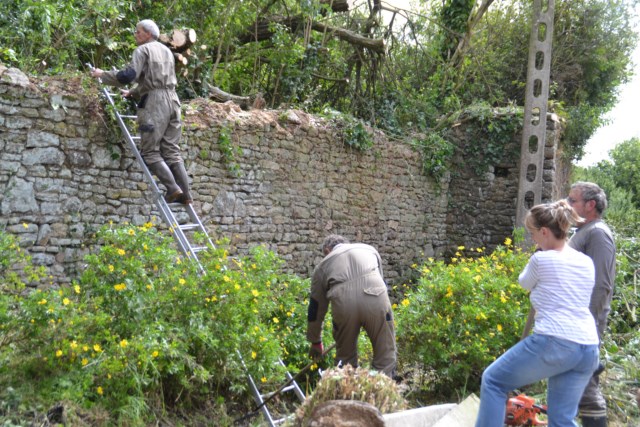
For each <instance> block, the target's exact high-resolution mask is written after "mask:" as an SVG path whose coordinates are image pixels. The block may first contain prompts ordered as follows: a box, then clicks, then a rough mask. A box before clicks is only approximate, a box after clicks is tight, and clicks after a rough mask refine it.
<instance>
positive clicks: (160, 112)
mask: <svg viewBox="0 0 640 427" xmlns="http://www.w3.org/2000/svg"><path fill="white" fill-rule="evenodd" d="M159 36H160V30H159V29H158V26H157V25H156V24H155V22H153V21H152V20H150V19H144V20H142V21H140V22H139V23H138V24H137V25H136V30H135V32H134V37H135V39H136V44H137V45H138V47H137V48H136V50H135V51H134V52H133V58H132V60H131V63H130V64H129V65H128V66H127V67H125V68H124V69H122V70H120V71H103V70H101V69H100V68H94V69H92V70H91V75H92V76H93V77H95V78H100V79H102V82H103V83H104V84H106V85H110V86H120V87H121V86H125V85H128V84H130V83H137V85H136V86H134V87H133V88H132V89H131V90H123V91H122V94H123V95H124V96H125V97H132V98H134V99H136V100H137V101H138V127H139V129H140V146H139V149H140V155H141V156H142V158H143V159H144V162H145V164H146V165H147V167H148V168H149V170H150V171H151V172H152V173H153V174H155V176H157V177H158V179H159V180H160V182H161V183H162V185H164V186H165V187H166V189H167V194H166V196H165V200H166V201H167V202H168V203H171V202H179V203H183V204H189V203H191V202H192V198H191V194H190V193H189V178H188V176H187V171H186V169H185V167H184V162H183V160H182V155H181V154H180V137H181V135H182V122H181V119H180V100H179V99H178V95H177V94H176V90H175V88H176V83H177V79H176V72H175V62H174V58H173V53H172V52H171V50H169V48H168V47H166V46H165V45H163V44H162V43H160V42H158V37H159Z"/></svg>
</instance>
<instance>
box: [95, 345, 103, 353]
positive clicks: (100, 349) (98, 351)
mask: <svg viewBox="0 0 640 427" xmlns="http://www.w3.org/2000/svg"><path fill="white" fill-rule="evenodd" d="M93 350H94V351H95V352H96V353H100V352H101V351H102V347H100V344H94V345H93Z"/></svg>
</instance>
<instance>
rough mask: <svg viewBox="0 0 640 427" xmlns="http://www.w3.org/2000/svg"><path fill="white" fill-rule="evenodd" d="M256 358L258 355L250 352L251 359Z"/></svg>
mask: <svg viewBox="0 0 640 427" xmlns="http://www.w3.org/2000/svg"><path fill="white" fill-rule="evenodd" d="M256 357H258V353H256V352H255V351H252V352H251V358H252V359H255V358H256Z"/></svg>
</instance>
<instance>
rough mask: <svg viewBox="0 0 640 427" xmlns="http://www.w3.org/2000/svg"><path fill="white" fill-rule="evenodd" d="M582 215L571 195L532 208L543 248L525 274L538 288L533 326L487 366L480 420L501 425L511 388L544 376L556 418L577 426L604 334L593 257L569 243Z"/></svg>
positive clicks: (532, 229) (558, 426)
mask: <svg viewBox="0 0 640 427" xmlns="http://www.w3.org/2000/svg"><path fill="white" fill-rule="evenodd" d="M581 220H582V218H580V217H579V216H578V215H577V213H576V212H575V211H574V210H573V209H572V208H571V206H569V204H568V203H567V202H566V201H564V200H560V201H558V202H555V203H550V204H541V205H536V206H534V207H533V208H531V210H530V211H529V212H528V213H527V216H526V218H525V227H526V229H527V231H528V232H529V233H530V234H531V237H532V239H533V241H534V242H535V243H536V244H537V247H538V251H536V252H535V253H534V254H533V255H532V256H531V259H530V260H529V263H528V264H527V266H526V267H525V268H524V270H523V271H522V273H521V274H520V277H519V282H520V285H521V286H522V287H524V288H525V289H528V290H529V291H531V294H530V300H531V305H532V306H533V308H534V309H535V313H536V315H535V326H534V333H533V334H532V335H530V336H528V337H527V338H525V339H524V340H522V341H520V342H519V343H518V344H516V345H515V346H513V347H512V348H510V349H509V350H508V351H507V352H506V353H504V354H503V355H502V356H500V357H499V358H498V359H497V360H496V361H495V362H493V363H492V364H491V365H490V366H489V367H488V368H487V369H485V371H484V373H483V375H482V386H481V390H480V410H479V412H478V418H477V420H476V427H490V426H495V427H502V426H503V425H504V417H505V410H506V401H507V394H508V392H509V391H512V390H515V389H517V388H520V387H522V386H525V385H527V384H531V383H534V382H537V381H539V380H542V379H545V378H548V379H549V380H548V388H547V402H548V408H547V414H548V418H549V426H550V427H568V426H577V424H576V423H575V422H574V418H575V416H576V415H577V412H578V402H579V401H580V397H581V396H582V392H583V391H584V388H585V386H586V385H587V382H588V381H589V378H590V377H591V375H593V372H594V371H595V370H596V368H597V366H598V342H599V340H598V332H597V330H596V324H595V320H594V318H593V316H592V315H591V312H590V311H589V301H590V298H591V291H592V289H593V286H594V281H595V270H594V266H593V261H591V258H589V257H588V256H586V255H584V254H582V253H580V252H578V251H576V250H575V249H573V248H571V247H569V245H567V244H566V243H567V233H568V231H569V228H570V227H571V225H574V224H578V223H580V222H581Z"/></svg>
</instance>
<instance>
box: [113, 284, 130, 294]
mask: <svg viewBox="0 0 640 427" xmlns="http://www.w3.org/2000/svg"><path fill="white" fill-rule="evenodd" d="M113 288H114V289H115V290H116V291H118V292H120V291H124V290H125V289H127V285H125V284H124V283H119V284H117V285H113Z"/></svg>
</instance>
